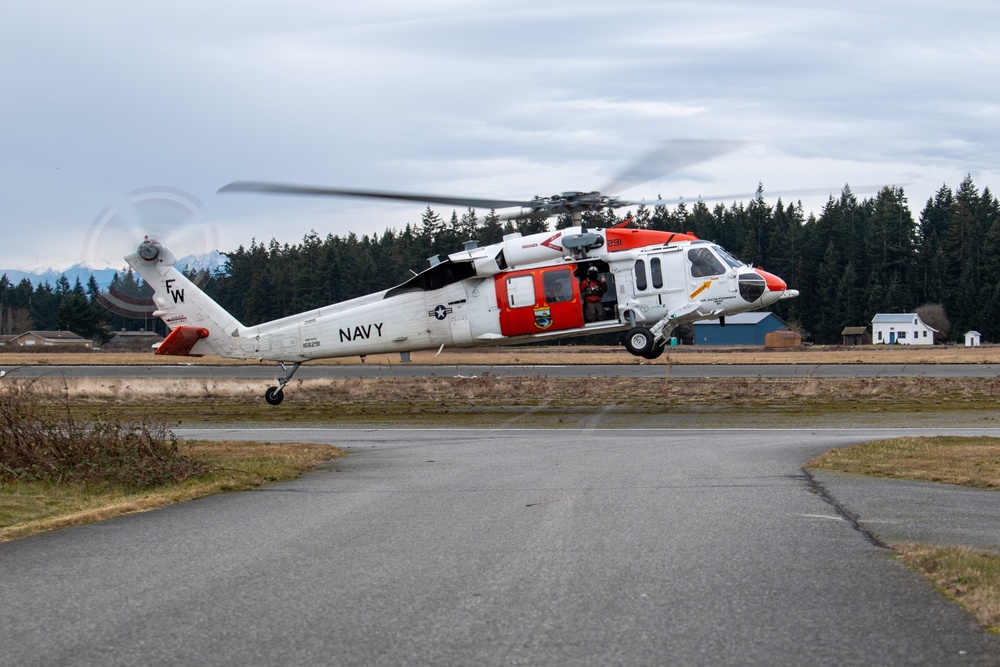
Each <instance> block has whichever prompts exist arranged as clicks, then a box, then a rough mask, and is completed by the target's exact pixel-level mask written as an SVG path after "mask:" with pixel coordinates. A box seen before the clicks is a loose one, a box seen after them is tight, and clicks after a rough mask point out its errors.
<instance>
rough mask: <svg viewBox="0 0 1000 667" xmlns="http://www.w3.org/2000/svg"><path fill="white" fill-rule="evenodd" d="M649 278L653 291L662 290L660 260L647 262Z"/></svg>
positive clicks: (657, 258)
mask: <svg viewBox="0 0 1000 667" xmlns="http://www.w3.org/2000/svg"><path fill="white" fill-rule="evenodd" d="M649 277H650V278H651V279H652V281H653V289H663V271H662V269H660V258H659V257H654V258H653V259H651V260H649Z"/></svg>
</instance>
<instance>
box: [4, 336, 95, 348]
mask: <svg viewBox="0 0 1000 667" xmlns="http://www.w3.org/2000/svg"><path fill="white" fill-rule="evenodd" d="M93 347H94V342H93V341H92V340H90V339H88V338H83V337H81V336H78V335H76V334H75V333H73V332H72V331H27V332H25V333H23V334H21V335H20V336H14V337H13V338H12V339H10V340H9V341H7V345H6V348H7V350H8V351H11V348H15V349H16V351H18V352H90V351H91V349H93Z"/></svg>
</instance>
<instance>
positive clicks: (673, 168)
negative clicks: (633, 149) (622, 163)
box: [601, 139, 747, 193]
mask: <svg viewBox="0 0 1000 667" xmlns="http://www.w3.org/2000/svg"><path fill="white" fill-rule="evenodd" d="M746 145H747V142H745V141H732V140H727V139H671V140H668V141H663V142H661V143H660V144H659V145H658V146H657V147H656V148H654V149H653V150H651V151H649V152H648V153H646V154H645V155H643V156H642V157H640V158H639V159H638V160H636V162H635V163H634V164H632V165H631V166H630V167H629V168H628V169H626V170H625V171H623V172H622V173H620V174H619V175H618V177H617V178H615V179H614V180H613V181H611V182H610V183H608V184H607V185H606V186H605V187H603V188H601V192H608V193H615V192H621V191H622V190H627V189H629V188H631V187H634V186H636V185H642V184H643V183H646V182H648V181H651V180H653V179H655V178H660V177H663V176H669V175H670V174H673V173H675V172H678V171H680V170H681V169H684V168H685V167H691V166H694V165H696V164H698V163H699V162H704V161H706V160H711V159H712V158H714V157H718V156H720V155H725V154H726V153H732V152H733V151H736V150H739V149H740V148H743V147H744V146H746Z"/></svg>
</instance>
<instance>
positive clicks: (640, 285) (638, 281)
mask: <svg viewBox="0 0 1000 667" xmlns="http://www.w3.org/2000/svg"><path fill="white" fill-rule="evenodd" d="M647 287H649V285H648V284H647V283H646V262H645V261H643V260H641V259H637V260H635V288H636V290H638V291H640V292H645V291H646V288H647Z"/></svg>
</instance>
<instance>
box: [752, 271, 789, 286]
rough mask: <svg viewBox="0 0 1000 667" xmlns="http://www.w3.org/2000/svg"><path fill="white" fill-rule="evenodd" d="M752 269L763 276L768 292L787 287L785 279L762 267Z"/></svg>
mask: <svg viewBox="0 0 1000 667" xmlns="http://www.w3.org/2000/svg"><path fill="white" fill-rule="evenodd" d="M754 271H756V272H757V273H759V274H760V275H761V276H763V278H764V282H765V283H767V291H768V292H784V291H785V290H786V289H788V285H787V284H785V281H784V280H782V279H781V278H779V277H778V276H776V275H774V274H773V273H768V272H767V271H765V270H763V269H754Z"/></svg>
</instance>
